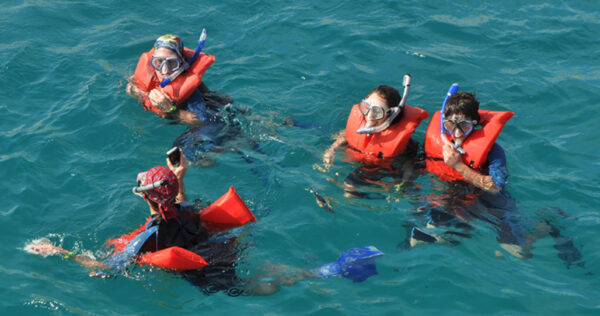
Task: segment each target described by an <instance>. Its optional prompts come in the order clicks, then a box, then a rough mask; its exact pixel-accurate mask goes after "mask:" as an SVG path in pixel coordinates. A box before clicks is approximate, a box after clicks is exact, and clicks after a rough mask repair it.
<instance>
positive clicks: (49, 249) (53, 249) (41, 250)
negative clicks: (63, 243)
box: [27, 244, 68, 257]
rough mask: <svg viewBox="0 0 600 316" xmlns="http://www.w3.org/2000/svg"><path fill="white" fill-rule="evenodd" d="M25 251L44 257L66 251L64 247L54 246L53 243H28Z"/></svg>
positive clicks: (65, 252)
mask: <svg viewBox="0 0 600 316" xmlns="http://www.w3.org/2000/svg"><path fill="white" fill-rule="evenodd" d="M27 251H29V252H31V253H34V254H38V255H42V256H44V257H46V256H54V255H60V254H67V253H68V251H67V250H66V249H63V248H60V247H57V246H54V245H53V244H37V245H29V246H28V247H27Z"/></svg>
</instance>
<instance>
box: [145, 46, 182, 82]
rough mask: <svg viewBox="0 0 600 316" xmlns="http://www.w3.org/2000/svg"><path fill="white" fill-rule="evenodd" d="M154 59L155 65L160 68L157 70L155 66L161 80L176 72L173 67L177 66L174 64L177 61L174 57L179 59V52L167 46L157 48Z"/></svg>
mask: <svg viewBox="0 0 600 316" xmlns="http://www.w3.org/2000/svg"><path fill="white" fill-rule="evenodd" d="M152 59H153V61H152V62H153V66H154V67H156V68H159V70H156V68H155V70H154V71H155V73H156V76H158V79H159V80H160V81H162V80H163V79H165V78H168V77H169V76H170V75H171V74H172V73H173V72H174V71H173V68H175V67H174V66H175V64H176V63H175V61H173V59H177V60H178V61H179V57H178V56H177V54H176V53H175V52H174V51H172V50H170V49H168V48H165V47H161V48H159V49H157V50H155V51H154V55H153V58H152ZM179 63H181V61H179Z"/></svg>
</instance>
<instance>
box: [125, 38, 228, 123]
mask: <svg viewBox="0 0 600 316" xmlns="http://www.w3.org/2000/svg"><path fill="white" fill-rule="evenodd" d="M205 40H206V31H205V30H202V34H201V36H200V40H199V42H198V46H197V48H196V50H195V51H192V50H190V49H187V48H185V47H184V46H183V42H182V41H181V38H179V36H176V35H172V34H166V35H162V36H160V37H159V38H158V39H156V42H155V43H154V46H153V48H152V49H151V50H150V51H148V52H146V53H143V54H142V56H141V57H140V60H139V61H138V64H137V67H136V69H135V73H134V75H133V76H132V77H131V78H130V79H129V82H128V84H127V88H126V91H127V93H128V94H129V95H131V96H132V97H134V98H136V99H138V100H139V101H140V102H141V103H142V105H143V106H144V109H146V110H150V111H152V112H154V113H156V114H157V115H159V116H161V117H163V118H168V119H172V120H178V121H180V122H181V123H184V124H191V125H204V124H208V123H209V122H210V121H214V120H216V119H219V118H218V117H217V116H216V111H217V110H218V109H214V108H210V107H207V104H206V102H205V99H206V98H208V97H209V96H210V95H213V94H214V92H212V91H210V90H209V89H208V88H207V87H206V85H205V84H204V82H203V81H202V76H203V75H204V73H205V72H206V70H208V68H209V67H210V66H211V65H212V64H213V62H214V60H215V57H214V56H212V55H209V54H206V53H202V52H201V51H202V46H203V45H204V41H205Z"/></svg>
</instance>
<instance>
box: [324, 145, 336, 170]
mask: <svg viewBox="0 0 600 316" xmlns="http://www.w3.org/2000/svg"><path fill="white" fill-rule="evenodd" d="M334 161H335V148H332V147H330V148H329V149H327V150H326V151H325V153H324V154H323V166H325V168H326V169H329V168H330V167H331V166H332V165H333V162H334Z"/></svg>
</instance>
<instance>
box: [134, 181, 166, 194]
mask: <svg viewBox="0 0 600 316" xmlns="http://www.w3.org/2000/svg"><path fill="white" fill-rule="evenodd" d="M167 183H168V181H167V180H166V179H162V180H158V181H156V182H154V183H150V184H146V185H142V186H135V187H133V190H132V191H133V194H141V193H143V192H146V191H150V190H152V189H156V188H158V187H161V186H163V185H165V184H167Z"/></svg>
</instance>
